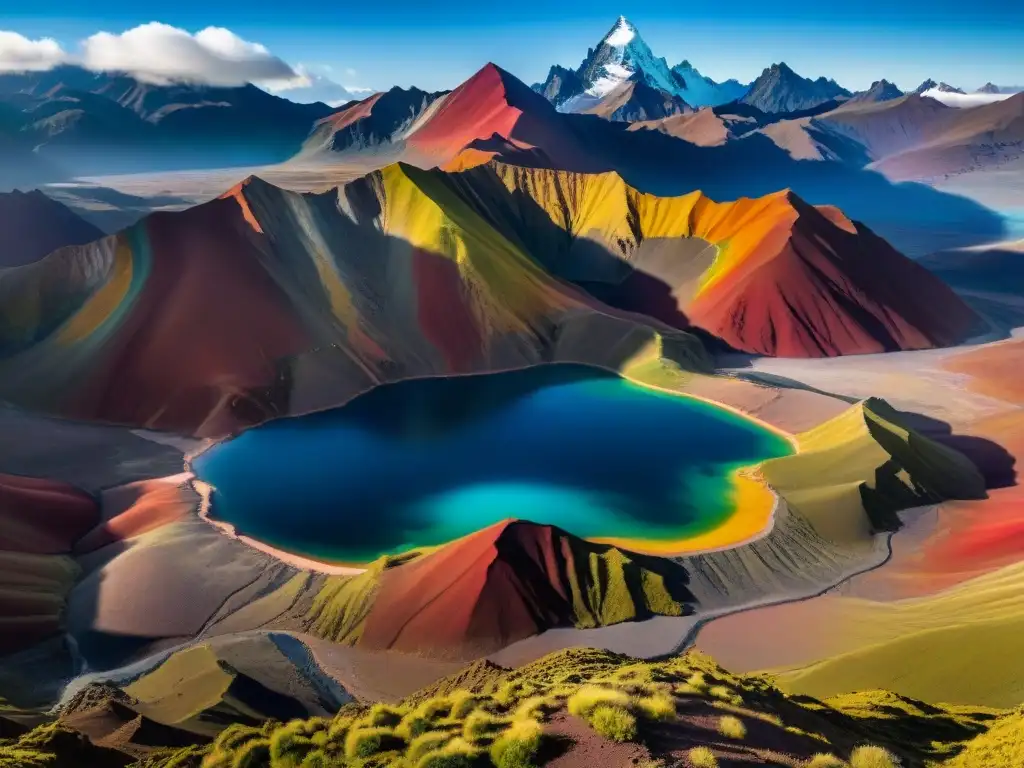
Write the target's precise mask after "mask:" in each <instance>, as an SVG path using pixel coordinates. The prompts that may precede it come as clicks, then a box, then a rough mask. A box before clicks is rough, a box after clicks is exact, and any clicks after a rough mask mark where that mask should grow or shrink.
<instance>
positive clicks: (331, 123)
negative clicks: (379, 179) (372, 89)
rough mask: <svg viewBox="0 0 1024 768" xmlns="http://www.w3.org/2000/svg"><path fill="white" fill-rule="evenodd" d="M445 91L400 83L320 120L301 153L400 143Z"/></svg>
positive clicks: (366, 149) (367, 148) (376, 148)
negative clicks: (429, 89) (425, 89)
mask: <svg viewBox="0 0 1024 768" xmlns="http://www.w3.org/2000/svg"><path fill="white" fill-rule="evenodd" d="M444 95H445V92H438V93H427V92H426V91H421V90H420V89H419V88H408V89H405V88H398V87H395V88H392V89H391V90H390V91H385V92H383V93H375V94H373V95H372V96H370V97H369V98H366V99H363V100H362V101H359V102H356V103H355V104H350V105H348V106H346V107H345V109H342V110H340V111H338V112H335V113H334V114H333V115H330V116H328V117H325V118H323V119H322V120H319V121H318V122H317V123H316V125H315V126H314V127H313V130H312V132H311V133H310V136H309V138H308V139H307V140H306V142H305V144H304V145H303V149H302V152H301V154H300V157H311V156H317V155H321V156H323V155H325V154H328V153H340V152H373V151H384V150H386V149H388V148H389V147H391V146H394V147H400V146H401V142H402V140H403V139H404V138H405V136H406V134H407V133H408V132H409V131H410V130H411V129H412V127H413V125H414V124H415V122H416V120H417V118H419V117H420V116H421V115H422V114H423V113H424V112H425V111H426V110H427V108H428V107H429V106H430V105H431V104H432V103H433V102H435V101H436V100H437V99H439V98H441V97H442V96H444ZM328 156H329V155H328Z"/></svg>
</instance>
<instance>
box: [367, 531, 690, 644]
mask: <svg viewBox="0 0 1024 768" xmlns="http://www.w3.org/2000/svg"><path fill="white" fill-rule="evenodd" d="M687 578H688V577H687V574H686V571H685V570H684V569H683V568H682V567H681V566H679V565H676V564H675V563H673V562H671V561H669V560H665V559H661V558H647V557H643V556H640V555H633V554H630V553H626V552H624V551H622V550H619V549H616V548H614V547H608V546H600V545H596V544H589V543H587V542H585V541H583V540H582V539H578V538H576V537H574V536H571V535H569V534H567V533H566V532H565V531H562V530H560V529H558V528H554V527H552V526H548V525H535V524H533V523H527V522H521V521H508V522H504V523H498V524H497V525H494V526H491V527H490V528H485V529H484V530H482V531H479V532H478V533H475V534H472V535H470V536H467V537H465V538H464V539H460V540H458V541H456V542H453V543H451V544H448V545H447V546H445V547H443V548H441V549H440V550H438V551H437V552H435V553H433V554H429V555H425V556H421V557H420V558H417V559H416V560H413V561H412V562H409V563H406V564H404V565H401V566H398V567H396V568H392V569H389V570H387V571H385V572H384V574H383V576H382V577H381V581H380V586H379V588H378V592H377V596H376V600H375V602H374V606H373V608H372V609H371V611H370V614H369V616H368V618H367V620H366V626H365V628H364V630H363V635H362V638H361V640H360V642H359V645H360V646H363V647H368V648H378V649H385V648H386V649H391V650H397V651H404V652H409V653H417V652H421V653H422V652H426V653H429V654H430V655H431V656H438V655H441V656H444V655H446V654H451V655H453V656H456V657H462V658H477V657H479V656H481V655H484V654H486V653H489V652H493V651H496V650H499V649H500V648H503V647H505V646H507V645H509V644H510V643H513V642H515V641H516V640H521V639H523V638H526V637H530V636H532V635H536V634H539V633H540V632H543V631H545V630H547V629H551V628H554V627H572V626H577V627H593V626H604V625H608V624H614V623H617V622H621V621H633V620H640V619H645V618H649V617H651V616H652V615H683V614H684V613H687V612H689V607H688V606H689V604H690V603H691V602H692V597H691V596H690V594H689V593H688V592H687V590H686V582H687Z"/></svg>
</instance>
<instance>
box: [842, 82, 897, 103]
mask: <svg viewBox="0 0 1024 768" xmlns="http://www.w3.org/2000/svg"><path fill="white" fill-rule="evenodd" d="M901 96H903V91H901V90H900V89H899V88H897V87H896V86H895V85H893V84H892V83H890V82H889V81H888V80H876V81H875V82H873V83H872V84H871V87H870V88H868V89H867V90H866V91H860V92H858V93H855V94H853V96H851V97H850V98H849V99H848V100H847V101H846V104H867V103H878V102H881V101H892V100H893V99H898V98H900V97H901Z"/></svg>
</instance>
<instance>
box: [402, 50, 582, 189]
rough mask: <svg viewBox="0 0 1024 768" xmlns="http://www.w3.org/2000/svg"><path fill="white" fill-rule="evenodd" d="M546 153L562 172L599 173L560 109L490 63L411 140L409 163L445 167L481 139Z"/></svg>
mask: <svg viewBox="0 0 1024 768" xmlns="http://www.w3.org/2000/svg"><path fill="white" fill-rule="evenodd" d="M494 138H500V139H504V140H507V141H513V142H515V143H516V144H517V145H519V146H523V145H526V146H530V147H536V148H537V149H539V150H541V151H543V152H544V153H545V154H546V155H547V156H548V157H549V158H551V160H552V162H554V163H555V166H554V167H557V168H570V169H573V170H588V169H589V170H597V165H598V164H597V162H596V161H595V160H593V159H591V158H590V157H589V156H588V153H587V152H586V151H585V150H584V149H583V148H582V147H581V145H580V142H579V141H578V139H577V137H576V136H575V135H574V134H573V133H572V131H571V129H570V128H569V126H568V124H567V123H566V122H565V120H563V119H562V116H560V115H559V114H558V113H557V112H556V111H555V108H554V107H552V106H551V104H549V103H548V101H547V100H546V99H545V98H544V97H543V96H540V95H539V94H536V93H534V92H533V91H532V90H530V89H529V88H528V87H527V86H526V85H524V84H523V83H522V82H520V81H519V80H517V79H516V78H514V77H512V76H511V75H510V74H509V73H508V72H505V71H504V70H503V69H501V68H499V67H497V66H495V65H494V64H488V65H487V66H485V67H484V68H483V69H481V70H480V71H479V72H477V73H476V74H475V75H473V77H471V78H470V79H469V80H467V81H466V82H464V83H463V84H462V85H460V86H459V87H458V88H456V89H455V90H454V91H452V92H451V93H450V94H448V95H447V96H445V97H444V98H443V99H442V100H441V102H440V104H438V105H437V106H436V108H432V109H431V112H430V116H429V119H427V120H426V121H425V123H424V124H423V125H421V126H419V127H417V128H416V130H415V131H413V132H412V134H410V136H409V137H408V139H407V146H408V148H409V149H410V150H411V151H412V154H411V156H410V158H409V160H410V162H413V163H414V164H416V165H421V166H424V167H426V166H430V165H443V164H445V163H446V162H448V161H450V160H451V159H452V158H454V157H455V156H456V155H458V154H459V153H460V152H461V151H462V150H463V149H465V148H466V147H468V146H470V145H471V144H473V143H474V142H476V141H478V140H482V139H494Z"/></svg>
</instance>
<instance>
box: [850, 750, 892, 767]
mask: <svg viewBox="0 0 1024 768" xmlns="http://www.w3.org/2000/svg"><path fill="white" fill-rule="evenodd" d="M899 765H900V759H899V758H898V757H896V755H894V754H893V753H892V752H890V751H889V750H887V749H886V748H885V747H876V746H874V745H868V746H863V747H857V748H856V749H855V750H853V754H851V755H850V766H851V768H899Z"/></svg>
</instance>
